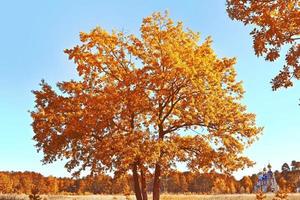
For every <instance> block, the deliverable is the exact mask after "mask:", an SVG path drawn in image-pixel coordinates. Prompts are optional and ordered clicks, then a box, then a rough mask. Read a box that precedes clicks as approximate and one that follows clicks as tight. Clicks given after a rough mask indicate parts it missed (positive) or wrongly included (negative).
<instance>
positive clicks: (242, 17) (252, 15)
mask: <svg viewBox="0 0 300 200" xmlns="http://www.w3.org/2000/svg"><path fill="white" fill-rule="evenodd" d="M227 12H228V14H229V17H230V18H231V19H235V20H238V21H241V22H243V23H244V24H245V25H248V24H252V25H253V26H254V28H253V30H252V32H251V33H250V34H251V35H252V37H253V48H254V50H255V54H256V55H257V56H264V57H265V59H266V60H268V61H275V60H276V59H278V58H279V57H280V52H281V50H282V49H288V51H287V53H286V55H285V64H284V66H283V68H282V69H281V70H280V72H279V73H278V75H277V76H276V77H274V78H273V80H272V81H271V83H272V88H273V90H276V89H278V88H281V87H285V88H287V87H290V86H292V85H293V79H296V80H299V79H300V63H299V59H300V43H299V40H300V1H299V0H260V1H254V0H242V1H241V0H227Z"/></svg>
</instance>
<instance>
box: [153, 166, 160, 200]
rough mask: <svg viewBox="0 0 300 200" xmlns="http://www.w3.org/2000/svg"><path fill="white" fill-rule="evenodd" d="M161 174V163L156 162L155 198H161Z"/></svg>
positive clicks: (156, 199)
mask: <svg viewBox="0 0 300 200" xmlns="http://www.w3.org/2000/svg"><path fill="white" fill-rule="evenodd" d="M160 174H161V166H160V164H159V163H156V165H155V172H154V181H153V200H159V192H160Z"/></svg>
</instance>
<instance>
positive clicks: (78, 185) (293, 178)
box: [0, 162, 300, 194]
mask: <svg viewBox="0 0 300 200" xmlns="http://www.w3.org/2000/svg"><path fill="white" fill-rule="evenodd" d="M297 164H298V165H299V162H293V163H292V164H291V168H290V166H289V165H288V164H287V163H284V164H283V165H282V169H281V171H280V172H279V171H275V172H274V173H275V177H276V181H277V183H278V185H279V187H280V188H281V189H284V190H287V191H288V192H296V191H297V188H299V187H300V169H299V166H297ZM257 179H258V176H257V175H256V174H253V175H252V176H244V177H243V178H242V179H241V180H236V179H235V178H234V177H233V176H231V175H225V174H218V173H192V172H171V173H170V174H169V175H168V176H164V177H163V178H162V181H161V182H162V183H161V191H162V192H167V193H189V192H191V193H201V194H220V193H252V192H253V186H254V185H255V184H256V182H257ZM147 185H148V187H147V189H148V191H149V192H150V191H152V188H151V186H152V184H151V182H149V183H148V184H147ZM33 188H37V189H38V190H39V193H41V194H121V193H124V194H126V193H127V194H129V193H132V192H133V185H132V177H131V175H127V176H123V177H119V178H112V177H110V176H107V175H98V176H93V177H92V176H87V177H84V178H80V179H72V178H56V177H52V176H49V177H44V176H43V175H41V174H39V173H35V172H0V193H25V194H30V193H31V191H32V189H33Z"/></svg>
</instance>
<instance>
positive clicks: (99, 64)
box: [31, 13, 261, 200]
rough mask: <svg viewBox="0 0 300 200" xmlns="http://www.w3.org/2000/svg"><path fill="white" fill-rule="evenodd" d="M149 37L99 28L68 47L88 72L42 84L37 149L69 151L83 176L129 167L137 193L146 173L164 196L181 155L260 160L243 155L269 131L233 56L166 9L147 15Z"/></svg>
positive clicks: (60, 155)
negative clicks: (250, 103) (250, 107)
mask: <svg viewBox="0 0 300 200" xmlns="http://www.w3.org/2000/svg"><path fill="white" fill-rule="evenodd" d="M140 31H141V35H140V36H134V35H125V34H123V33H121V32H112V33H109V32H107V31H105V30H103V29H101V28H95V29H93V30H92V31H91V32H90V33H81V34H80V39H81V44H80V45H78V46H76V47H74V48H72V49H68V50H66V51H65V52H66V53H67V54H68V55H69V58H70V59H72V60H73V61H74V62H75V64H76V66H77V72H78V75H79V77H80V79H79V80H78V81H74V80H71V81H65V82H59V83H58V84H57V88H58V89H53V88H52V87H51V86H50V85H49V84H47V83H46V82H45V81H42V82H41V89H40V90H36V91H34V94H35V97H36V101H35V103H36V108H35V110H34V111H32V112H31V116H32V118H33V123H32V126H33V129H34V132H35V135H34V140H35V141H36V142H37V144H36V147H37V149H38V150H39V151H42V152H43V153H44V159H43V162H44V163H51V162H53V161H55V160H57V159H64V158H66V159H67V160H68V161H67V164H66V167H67V169H68V170H69V171H73V172H74V173H75V174H79V173H80V172H81V171H82V170H89V171H91V173H92V174H97V173H106V172H110V173H112V172H113V173H114V174H115V175H122V174H125V173H128V172H131V173H132V175H133V182H134V189H135V195H136V198H137V200H146V199H147V193H146V188H145V187H146V181H147V178H150V179H152V180H153V199H154V200H158V199H159V193H160V185H161V181H160V179H161V177H162V175H163V174H165V173H166V172H168V171H170V170H172V169H175V168H176V163H178V162H183V163H185V164H187V167H188V168H190V169H191V170H196V171H209V170H219V171H222V172H229V173H230V172H233V171H234V170H237V169H240V168H243V167H245V166H250V165H251V164H253V163H252V162H251V161H250V160H249V159H248V158H246V157H244V156H242V155H241V154H242V152H243V150H244V149H245V147H247V146H249V145H250V144H251V143H252V142H253V141H255V139H257V137H258V135H259V134H260V133H261V128H259V127H257V126H256V124H255V115H254V114H252V113H248V112H246V107H245V106H244V105H242V104H241V103H240V100H241V99H242V97H243V93H244V91H243V88H242V84H241V82H238V81H236V72H235V69H234V64H235V59H233V58H218V57H217V56H216V54H215V53H214V51H213V50H212V48H211V39H210V38H207V39H206V40H205V41H204V42H203V43H202V44H200V43H199V34H198V33H195V32H193V31H191V30H189V29H187V30H185V29H184V27H183V24H182V23H181V22H179V23H173V21H172V20H171V19H169V18H168V16H167V15H162V14H161V13H154V14H153V15H151V16H149V17H146V18H145V19H144V20H143V23H142V25H141V28H140Z"/></svg>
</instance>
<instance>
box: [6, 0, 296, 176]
mask: <svg viewBox="0 0 300 200" xmlns="http://www.w3.org/2000/svg"><path fill="white" fill-rule="evenodd" d="M164 10H168V11H169V12H170V16H171V18H173V19H174V20H175V21H178V20H179V21H182V22H183V23H184V25H185V26H186V27H189V28H191V29H192V30H194V31H198V32H200V33H201V35H202V39H203V38H205V37H207V36H209V35H210V36H212V39H213V41H214V43H213V48H214V50H215V51H216V53H217V55H219V56H220V57H224V56H226V57H237V61H238V62H237V64H236V69H237V72H238V79H239V80H243V82H244V88H245V90H246V94H245V98H244V100H243V102H244V103H245V104H246V105H247V106H248V110H249V111H251V112H254V113H256V115H257V122H258V124H259V125H260V126H264V134H263V135H262V136H261V138H260V140H259V141H257V142H256V143H255V144H253V145H252V146H251V147H250V148H249V149H248V150H246V152H245V154H246V155H247V156H249V157H250V158H251V159H252V160H254V161H255V162H256V163H257V164H256V165H255V167H253V168H250V169H247V170H244V171H242V172H237V173H236V174H235V175H236V177H238V178H239V177H241V176H242V175H249V174H252V173H256V172H258V171H259V170H260V169H262V168H263V167H264V166H265V165H267V164H268V162H270V163H271V164H272V165H273V168H275V169H280V168H281V165H282V163H284V162H288V163H290V162H291V161H292V160H300V154H299V141H300V123H299V119H300V106H298V103H299V98H300V92H299V89H300V87H299V83H296V86H295V87H293V88H292V89H288V90H280V91H277V92H273V91H272V90H271V85H270V84H269V82H270V80H271V79H272V78H273V77H274V76H275V75H276V73H277V72H278V71H279V69H280V67H281V66H282V65H283V59H281V60H279V61H277V62H275V63H268V62H266V61H264V59H263V58H257V57H256V56H255V55H254V52H253V49H252V40H251V37H250V36H249V32H250V30H251V29H250V27H245V26H243V25H242V24H241V23H240V22H236V21H231V20H230V19H229V18H228V16H227V14H226V10H225V0H217V1H211V0H201V1H197V0H194V1H192V0H190V1H171V0H165V1H158V0H157V1H155V0H153V1H142V0H128V1H117V0H115V1H98V0H94V1H93V0H89V1H82V0H78V1H71V0H69V1H68V0H64V1H61V0H51V1H47V2H46V1H4V2H2V5H1V7H0V25H1V31H0V44H1V46H0V74H1V77H0V138H1V143H0V170H5V171H10V170H13V171H24V170H29V171H36V172H40V173H42V174H44V175H55V176H69V174H68V173H67V171H66V170H65V169H64V167H63V163H62V162H58V163H55V164H51V165H46V166H43V165H42V164H41V162H40V160H41V158H42V154H38V153H37V152H36V149H35V148H34V142H33V141H32V140H31V138H32V136H33V131H32V129H31V126H30V123H31V118H30V115H29V113H28V110H32V109H33V106H34V98H33V95H32V93H31V90H33V89H37V88H38V83H39V82H40V80H41V79H42V78H43V79H45V80H46V81H47V82H49V83H50V84H52V85H54V84H55V83H56V82H57V81H62V80H69V79H71V78H76V73H75V67H74V65H73V63H72V62H71V61H68V58H67V56H66V55H65V54H64V53H63V50H64V49H65V48H70V47H73V46H74V45H76V44H78V42H79V40H78V36H79V32H80V31H84V32H88V31H89V30H91V29H92V28H93V27H95V26H101V27H103V28H105V29H107V30H112V29H118V30H124V31H125V32H127V33H138V30H139V26H140V24H141V21H142V18H143V17H146V16H148V15H150V14H151V13H152V12H155V11H164Z"/></svg>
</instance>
